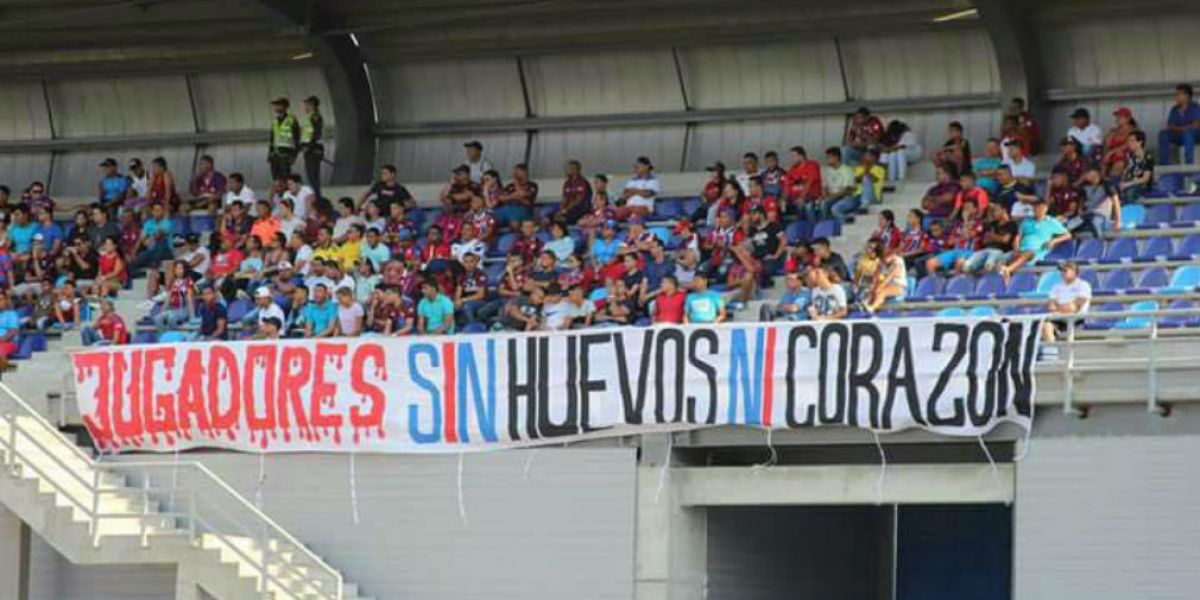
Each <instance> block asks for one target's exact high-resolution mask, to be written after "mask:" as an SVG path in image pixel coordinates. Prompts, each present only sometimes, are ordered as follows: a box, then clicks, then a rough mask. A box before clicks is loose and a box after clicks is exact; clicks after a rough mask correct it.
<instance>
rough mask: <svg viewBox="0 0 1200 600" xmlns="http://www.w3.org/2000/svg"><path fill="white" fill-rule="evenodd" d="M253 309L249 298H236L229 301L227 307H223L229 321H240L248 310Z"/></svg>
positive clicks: (248, 312)
mask: <svg viewBox="0 0 1200 600" xmlns="http://www.w3.org/2000/svg"><path fill="white" fill-rule="evenodd" d="M252 310H254V304H253V303H252V302H250V301H249V300H244V299H242V298H238V299H237V300H234V301H233V302H230V303H229V307H228V308H226V309H225V315H226V318H228V320H229V322H230V323H237V322H238V321H241V320H242V319H243V318H245V317H246V315H248V314H250V311H252Z"/></svg>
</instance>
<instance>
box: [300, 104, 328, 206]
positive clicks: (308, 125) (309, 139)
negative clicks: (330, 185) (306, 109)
mask: <svg viewBox="0 0 1200 600" xmlns="http://www.w3.org/2000/svg"><path fill="white" fill-rule="evenodd" d="M305 102H308V103H310V104H312V105H313V108H314V109H315V108H317V107H318V106H320V103H319V102H318V101H317V98H316V97H315V96H312V97H309V98H308V99H306V100H305ZM299 121H300V149H301V151H302V152H303V153H304V180H305V181H306V182H308V185H310V186H312V189H313V192H315V193H316V195H317V197H320V196H321V161H323V160H324V159H325V146H324V145H323V144H322V143H321V140H322V139H323V137H324V133H325V118H324V117H322V116H321V113H319V112H317V111H316V110H314V111H313V112H311V113H305V114H303V115H301V116H300V119H299Z"/></svg>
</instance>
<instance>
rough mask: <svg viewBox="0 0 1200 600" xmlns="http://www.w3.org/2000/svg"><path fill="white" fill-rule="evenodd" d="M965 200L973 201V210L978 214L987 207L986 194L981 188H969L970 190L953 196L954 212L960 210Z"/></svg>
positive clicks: (960, 191)
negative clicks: (976, 209)
mask: <svg viewBox="0 0 1200 600" xmlns="http://www.w3.org/2000/svg"><path fill="white" fill-rule="evenodd" d="M967 200H974V201H975V208H978V209H979V210H980V212H982V211H983V210H985V209H986V208H987V205H988V194H987V192H986V191H984V190H983V188H971V189H970V190H959V191H958V193H957V194H955V195H954V210H958V209H960V208H962V205H963V202H965V201H967Z"/></svg>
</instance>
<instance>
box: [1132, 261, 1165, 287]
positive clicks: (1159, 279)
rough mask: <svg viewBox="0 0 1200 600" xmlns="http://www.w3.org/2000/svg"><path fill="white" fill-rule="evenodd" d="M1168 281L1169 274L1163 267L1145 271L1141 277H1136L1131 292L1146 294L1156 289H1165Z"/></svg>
mask: <svg viewBox="0 0 1200 600" xmlns="http://www.w3.org/2000/svg"><path fill="white" fill-rule="evenodd" d="M1170 280H1171V274H1170V273H1169V272H1167V270H1166V268H1164V267H1154V268H1153V269H1147V270H1146V272H1145V273H1142V276H1141V277H1138V280H1137V286H1136V287H1135V288H1134V290H1133V291H1134V292H1136V293H1142V294H1148V293H1150V292H1151V291H1153V290H1156V289H1158V288H1162V287H1166V286H1167V283H1168V282H1169V281H1170Z"/></svg>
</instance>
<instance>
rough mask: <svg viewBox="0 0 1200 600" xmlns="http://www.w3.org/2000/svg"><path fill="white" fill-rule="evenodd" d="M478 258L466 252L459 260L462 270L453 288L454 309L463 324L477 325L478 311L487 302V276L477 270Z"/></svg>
mask: <svg viewBox="0 0 1200 600" xmlns="http://www.w3.org/2000/svg"><path fill="white" fill-rule="evenodd" d="M480 256H482V255H480V254H476V253H474V252H467V253H466V254H463V255H462V258H460V259H459V261H460V262H461V263H462V269H461V272H460V273H459V274H458V280H457V282H456V285H455V288H454V308H455V309H456V311H457V313H458V315H459V316H461V317H462V321H463V322H464V323H478V322H479V317H478V312H479V309H480V308H482V307H483V306H484V304H486V302H487V296H488V285H487V274H486V273H484V272H483V269H480V268H479V257H480Z"/></svg>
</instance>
